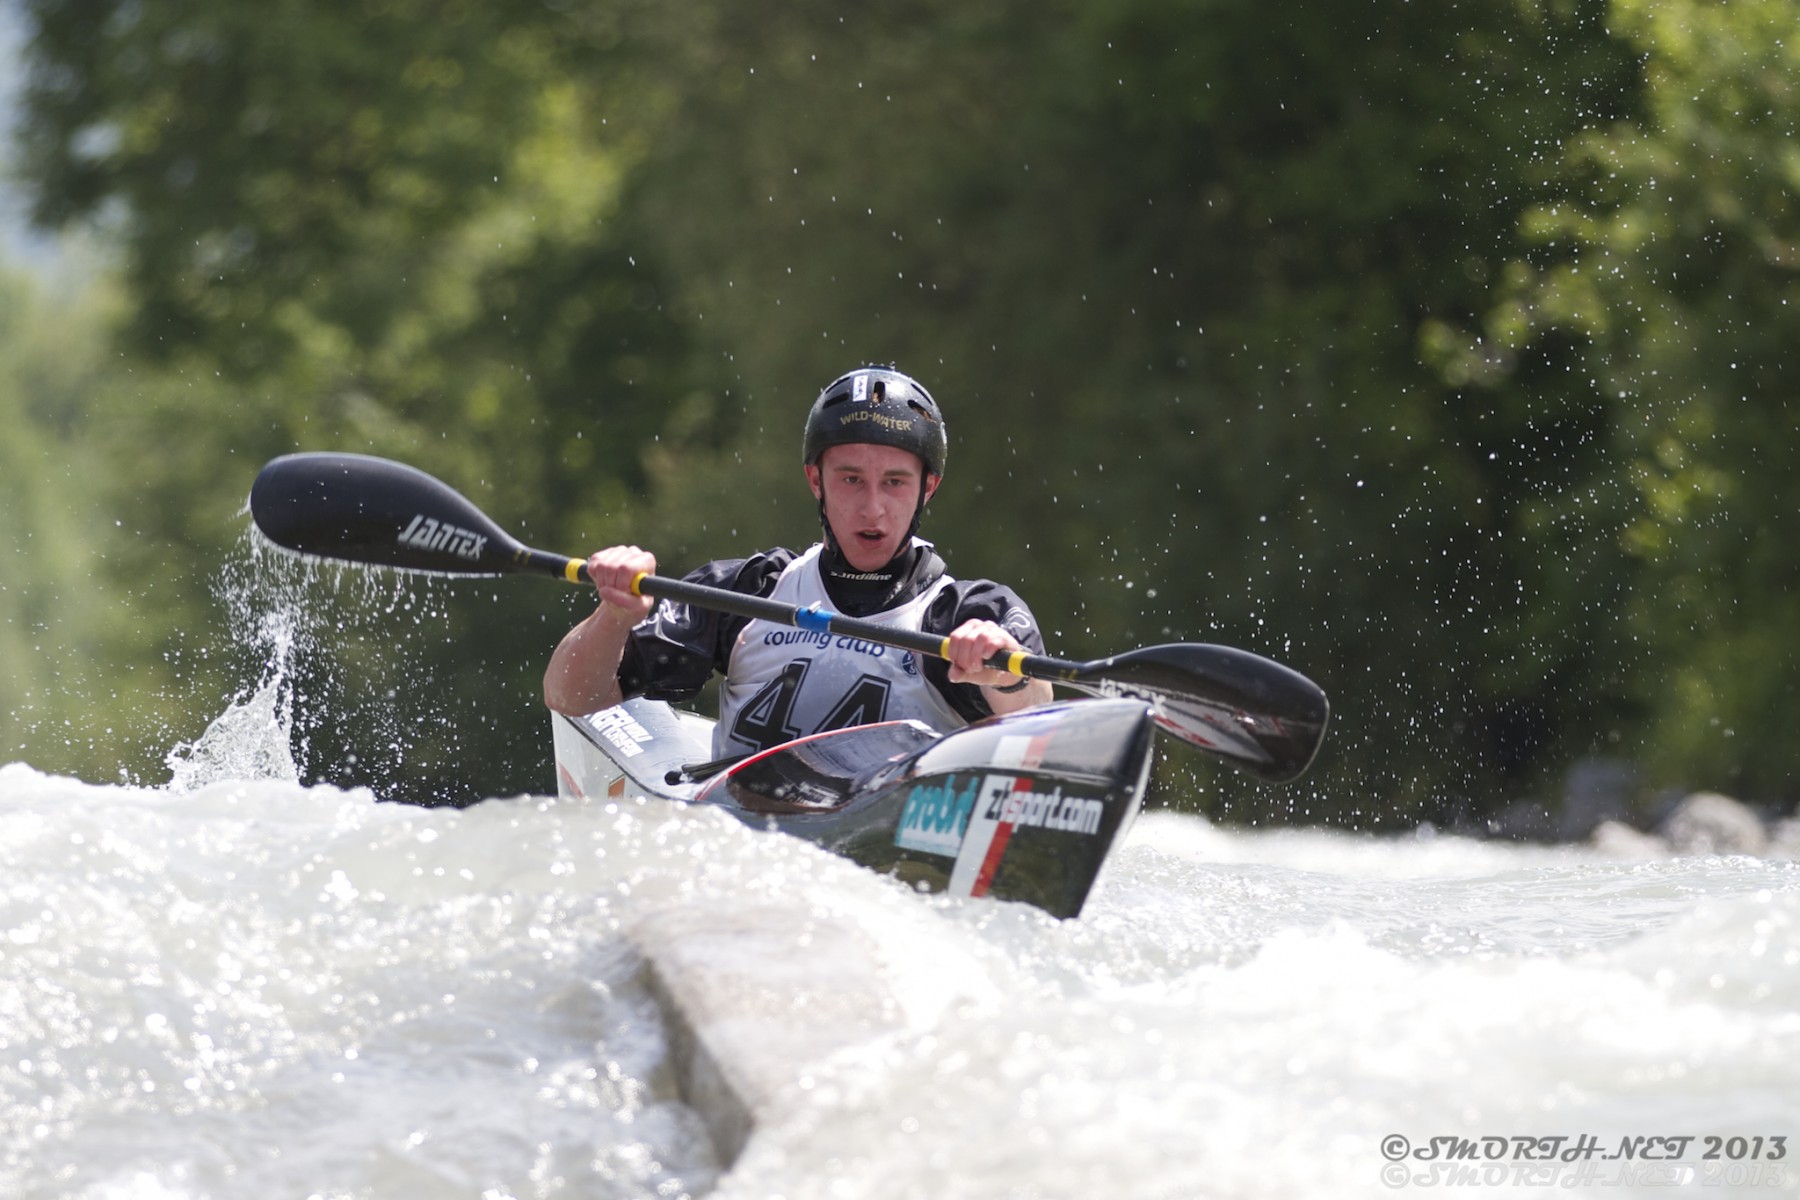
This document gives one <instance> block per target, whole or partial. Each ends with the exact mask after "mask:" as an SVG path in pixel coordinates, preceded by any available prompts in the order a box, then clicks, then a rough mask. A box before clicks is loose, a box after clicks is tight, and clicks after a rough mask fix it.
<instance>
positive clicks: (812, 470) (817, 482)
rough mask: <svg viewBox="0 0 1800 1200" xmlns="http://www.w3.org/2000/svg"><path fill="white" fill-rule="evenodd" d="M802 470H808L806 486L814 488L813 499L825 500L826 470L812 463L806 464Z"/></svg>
mask: <svg viewBox="0 0 1800 1200" xmlns="http://www.w3.org/2000/svg"><path fill="white" fill-rule="evenodd" d="M801 470H803V471H805V472H806V486H807V487H809V488H811V489H812V494H813V499H814V500H823V499H824V498H825V475H824V472H822V471H820V470H819V468H817V467H815V466H813V465H812V464H811V463H808V464H806V466H804V467H802V468H801Z"/></svg>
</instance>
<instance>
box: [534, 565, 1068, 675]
mask: <svg viewBox="0 0 1800 1200" xmlns="http://www.w3.org/2000/svg"><path fill="white" fill-rule="evenodd" d="M520 565H521V566H522V567H523V568H524V569H526V570H532V571H538V572H542V573H543V574H547V575H555V576H558V577H559V578H562V579H567V580H569V581H570V582H572V583H587V582H590V580H589V578H588V570H587V563H585V562H583V561H582V560H581V559H579V558H564V557H563V556H561V555H559V554H551V553H550V552H549V551H546V550H529V549H528V550H525V551H524V553H523V560H522V561H521V563H520ZM631 591H632V594H634V595H638V596H654V597H656V598H657V599H659V600H674V601H678V602H680V603H682V604H692V605H693V606H694V607H695V608H704V609H707V610H708V611H710V612H723V613H730V614H731V615H732V616H734V617H744V618H745V619H747V620H752V621H769V622H771V623H773V624H776V625H787V626H791V627H792V628H794V629H807V630H812V631H813V632H815V633H835V634H839V635H841V636H843V637H851V638H858V639H860V640H862V641H865V642H871V643H873V644H875V645H877V646H890V647H892V648H894V649H896V650H913V651H917V652H918V653H920V654H929V655H931V656H932V657H934V658H942V659H948V658H949V657H950V639H949V638H947V637H937V636H934V635H932V634H929V633H924V632H921V631H918V630H913V629H896V628H894V627H893V626H891V625H878V624H876V623H875V622H874V621H862V620H858V619H857V618H855V617H846V616H844V615H843V614H842V613H834V612H832V611H830V610H829V609H826V608H822V607H820V606H819V605H816V604H815V605H811V606H809V607H806V608H802V607H800V606H799V605H797V604H783V603H782V602H781V601H779V600H769V599H766V598H764V597H762V596H746V595H744V594H742V593H741V592H733V591H727V590H726V589H725V588H716V587H707V586H706V585H705V584H703V583H689V582H688V581H687V580H685V579H670V578H669V577H668V576H666V575H652V574H649V573H648V572H644V573H642V574H640V575H638V576H637V577H636V578H635V579H633V580H632V581H631ZM984 665H986V666H988V667H991V668H993V669H994V670H996V671H1009V672H1011V673H1012V674H1014V675H1026V676H1029V677H1030V678H1032V679H1072V678H1074V677H1075V676H1076V675H1077V674H1079V673H1080V670H1081V664H1080V663H1074V662H1065V661H1064V660H1062V659H1059V658H1050V657H1048V656H1047V655H1042V654H1030V653H1027V652H1026V651H1024V650H1013V651H1001V652H999V653H997V654H994V655H992V656H990V657H989V658H988V659H987V660H986V662H985V664H984Z"/></svg>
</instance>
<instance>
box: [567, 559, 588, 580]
mask: <svg viewBox="0 0 1800 1200" xmlns="http://www.w3.org/2000/svg"><path fill="white" fill-rule="evenodd" d="M585 566H587V563H586V562H585V561H584V560H582V559H579V558H571V559H570V560H569V561H568V562H567V563H565V564H564V565H563V578H564V579H567V580H568V581H569V582H570V583H580V582H581V568H583V567H585Z"/></svg>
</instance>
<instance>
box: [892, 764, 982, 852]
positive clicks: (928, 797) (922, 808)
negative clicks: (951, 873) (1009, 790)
mask: <svg viewBox="0 0 1800 1200" xmlns="http://www.w3.org/2000/svg"><path fill="white" fill-rule="evenodd" d="M980 791H981V778H980V777H979V776H973V775H972V776H967V777H964V778H962V779H960V780H959V779H958V777H957V776H955V775H949V776H946V777H944V778H943V779H942V780H940V781H939V782H937V783H927V784H920V785H918V786H916V787H914V788H913V790H912V791H911V792H909V793H907V796H906V807H905V809H903V810H902V811H901V813H900V828H899V829H898V830H896V831H895V833H894V844H895V845H896V846H899V847H901V848H902V849H905V850H922V851H924V852H925V853H926V854H941V855H943V856H944V857H945V858H955V857H956V852H957V850H958V849H960V848H961V846H962V840H963V831H964V830H965V829H967V828H968V827H969V814H970V813H972V812H974V811H975V797H976V795H977V793H979V792H980Z"/></svg>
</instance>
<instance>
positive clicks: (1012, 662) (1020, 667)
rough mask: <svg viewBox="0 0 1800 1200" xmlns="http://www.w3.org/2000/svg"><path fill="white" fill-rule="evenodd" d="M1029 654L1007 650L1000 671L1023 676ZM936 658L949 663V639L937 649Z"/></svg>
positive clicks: (1028, 652) (1025, 651)
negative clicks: (1004, 664)
mask: <svg viewBox="0 0 1800 1200" xmlns="http://www.w3.org/2000/svg"><path fill="white" fill-rule="evenodd" d="M1030 654H1031V651H1029V650H1009V651H1007V654H1006V666H1004V667H1002V668H1001V670H1003V671H1006V672H1008V673H1009V674H1012V675H1023V674H1025V659H1026V658H1027V657H1029V656H1030ZM938 657H939V658H941V659H943V660H945V661H946V662H948V661H949V659H950V639H949V638H945V639H944V643H943V645H942V646H940V647H939V648H938Z"/></svg>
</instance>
